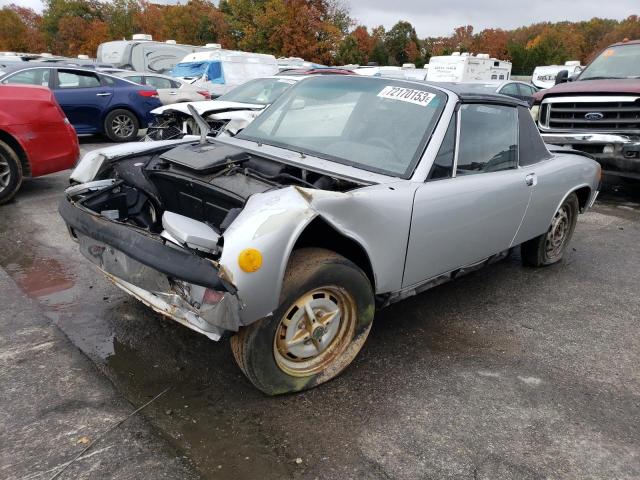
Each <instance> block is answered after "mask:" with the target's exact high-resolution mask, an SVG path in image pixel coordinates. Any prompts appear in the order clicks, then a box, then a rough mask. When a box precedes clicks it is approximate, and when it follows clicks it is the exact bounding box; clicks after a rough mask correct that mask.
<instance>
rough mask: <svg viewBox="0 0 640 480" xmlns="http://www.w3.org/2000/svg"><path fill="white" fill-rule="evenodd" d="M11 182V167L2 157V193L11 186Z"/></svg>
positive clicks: (0, 176)
mask: <svg viewBox="0 0 640 480" xmlns="http://www.w3.org/2000/svg"><path fill="white" fill-rule="evenodd" d="M10 181H11V167H10V166H9V162H8V161H7V159H5V158H2V157H0V192H2V191H3V190H4V189H5V188H7V187H8V186H9V182H10Z"/></svg>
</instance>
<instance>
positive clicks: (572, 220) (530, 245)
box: [521, 193, 580, 267]
mask: <svg viewBox="0 0 640 480" xmlns="http://www.w3.org/2000/svg"><path fill="white" fill-rule="evenodd" d="M579 209H580V205H579V204H578V197H577V196H576V194H575V193H571V194H570V195H569V196H568V197H567V198H566V199H565V201H564V202H562V205H560V208H559V209H558V211H557V212H556V213H555V215H554V216H553V219H552V220H551V225H550V227H549V230H548V231H547V233H544V234H542V235H540V236H539V237H536V238H534V239H531V240H529V241H528V242H525V243H523V244H522V246H521V255H522V263H523V264H525V265H528V266H531V267H546V266H549V265H553V264H554V263H558V262H559V261H560V260H562V257H563V256H564V253H565V251H566V249H567V245H568V244H569V241H570V240H571V237H572V236H573V231H574V230H575V228H576V222H577V220H578V212H579Z"/></svg>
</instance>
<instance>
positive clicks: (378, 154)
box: [238, 75, 447, 178]
mask: <svg viewBox="0 0 640 480" xmlns="http://www.w3.org/2000/svg"><path fill="white" fill-rule="evenodd" d="M446 101H447V96H446V94H445V93H443V92H441V91H438V90H436V89H435V88H432V87H430V86H427V85H420V84H414V83H410V82H403V81H397V80H390V79H384V80H383V79H377V78H367V77H351V76H342V75H341V76H335V77H332V76H324V77H316V78H311V79H308V80H303V81H301V82H299V83H298V84H297V85H295V86H294V87H292V88H291V89H290V90H289V91H288V92H287V93H285V94H284V95H282V96H281V97H280V98H279V99H278V100H276V102H275V103H274V104H273V105H272V106H271V107H269V108H267V110H265V112H264V113H263V114H262V115H260V116H259V117H258V118H257V119H256V120H254V121H253V123H251V124H250V125H249V126H248V127H247V128H245V129H244V130H243V131H242V132H241V133H240V134H239V135H238V138H244V139H247V140H251V141H255V142H259V143H264V144H268V145H274V146H278V147H282V148H286V149H289V150H294V151H297V152H303V153H307V154H309V155H313V156H317V157H320V158H325V159H329V160H333V161H336V162H339V163H344V164H347V165H352V166H354V167H357V168H361V169H363V170H369V171H372V172H378V173H383V174H386V175H393V176H398V177H402V178H408V177H409V176H410V175H411V172H412V171H413V168H414V167H415V165H416V163H417V162H418V160H419V158H420V155H421V154H422V152H423V150H424V147H425V146H426V143H427V141H428V139H429V137H430V135H431V133H432V132H433V129H434V128H435V126H436V124H437V122H438V119H439V118H440V114H441V113H442V110H443V108H444V106H445V104H446Z"/></svg>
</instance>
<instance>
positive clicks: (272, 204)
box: [219, 182, 418, 325]
mask: <svg viewBox="0 0 640 480" xmlns="http://www.w3.org/2000/svg"><path fill="white" fill-rule="evenodd" d="M417 185H418V184H417V183H413V182H402V183H398V184H397V187H391V188H390V187H389V186H387V185H372V186H369V187H364V188H361V189H358V190H355V191H352V192H332V191H326V190H315V189H307V188H301V187H286V188H282V189H278V190H273V191H268V192H265V193H261V194H256V195H253V196H251V197H250V198H249V200H248V202H247V204H246V206H245V208H244V209H243V210H242V212H241V213H240V214H239V215H238V217H236V219H235V220H234V221H233V223H232V224H231V225H230V226H229V227H228V228H227V230H226V231H225V232H224V235H223V239H224V246H223V249H222V255H221V257H220V260H219V263H220V267H221V270H222V271H223V272H224V274H225V275H227V276H228V280H229V281H231V282H232V283H233V284H234V285H235V286H236V287H237V289H238V296H239V298H240V301H241V303H242V305H243V308H242V310H241V312H240V318H241V321H242V323H243V324H245V325H247V324H249V323H251V322H253V321H256V320H258V319H260V318H262V317H265V316H268V315H270V314H272V312H273V311H274V310H275V309H276V308H277V306H278V304H279V299H280V292H281V289H282V282H283V279H284V274H285V271H286V268H287V264H288V262H289V257H290V256H291V253H292V252H293V250H294V248H295V245H296V242H297V240H298V238H299V237H300V235H301V234H302V232H304V230H305V229H306V228H307V226H308V225H309V224H310V223H311V222H312V221H313V220H314V219H315V218H317V217H321V218H322V219H323V220H324V221H325V222H326V223H327V224H329V225H330V226H331V227H332V228H334V229H335V230H336V231H337V232H338V233H339V234H341V235H344V236H345V237H347V238H349V239H351V240H353V241H355V242H356V243H358V244H359V245H360V246H361V247H362V249H363V250H364V252H365V253H366V254H367V256H368V258H369V261H370V263H371V267H372V270H373V275H374V278H375V289H376V293H384V292H389V291H394V290H398V289H400V288H401V284H402V274H403V271H404V261H405V255H406V246H407V241H408V238H409V227H410V223H411V206H412V203H413V195H414V193H415V189H416V188H417ZM245 249H256V250H258V251H259V252H260V253H261V255H262V265H261V267H260V269H259V270H257V271H255V272H245V271H243V270H242V269H241V268H240V266H239V263H238V258H239V255H240V253H241V252H242V251H243V250H245Z"/></svg>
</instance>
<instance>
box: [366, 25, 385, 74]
mask: <svg viewBox="0 0 640 480" xmlns="http://www.w3.org/2000/svg"><path fill="white" fill-rule="evenodd" d="M386 35H387V32H386V31H385V29H384V27H383V26H382V25H379V26H377V27H375V28H374V29H373V30H371V39H372V42H373V48H372V50H371V55H369V61H370V62H375V63H377V64H378V65H386V64H387V62H388V61H389V51H388V50H387V45H386V43H385V38H386Z"/></svg>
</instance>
